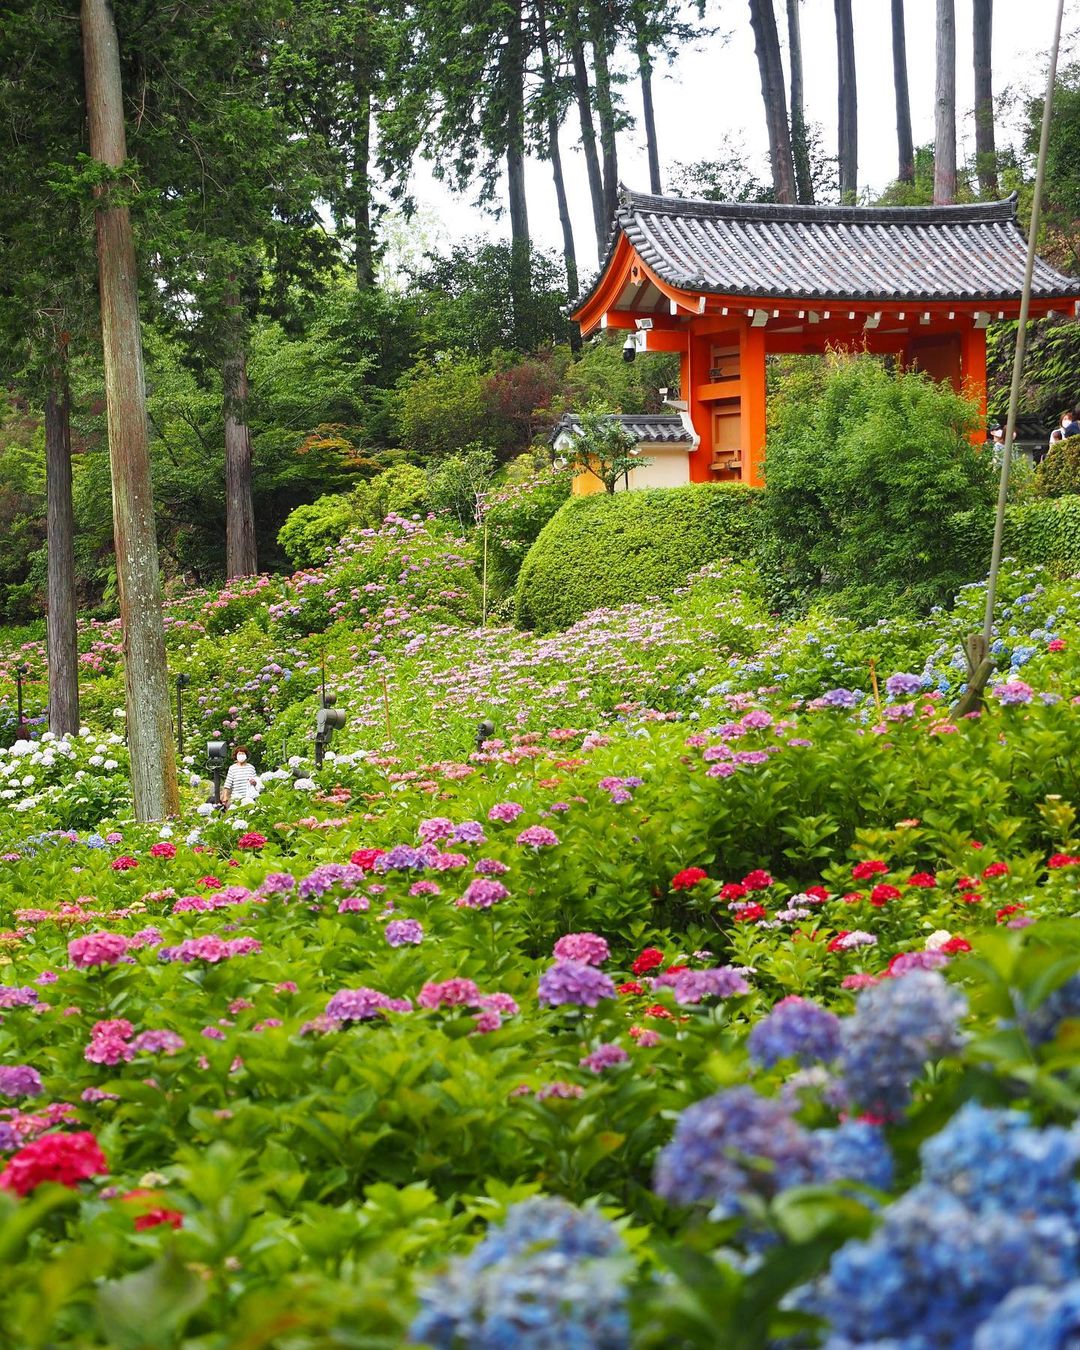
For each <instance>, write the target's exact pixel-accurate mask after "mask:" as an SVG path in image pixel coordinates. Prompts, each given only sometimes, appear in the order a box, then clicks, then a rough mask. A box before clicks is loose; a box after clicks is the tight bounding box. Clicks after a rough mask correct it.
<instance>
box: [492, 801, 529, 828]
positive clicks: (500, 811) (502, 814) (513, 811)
mask: <svg viewBox="0 0 1080 1350" xmlns="http://www.w3.org/2000/svg"><path fill="white" fill-rule="evenodd" d="M524 810H525V808H524V807H523V806H520V805H519V804H518V803H517V802H496V803H495V805H494V806H493V807H492V808H491V810H490V811H489V812H488V813H487V814H488V820H494V821H501V822H502V823H503V824H506V825H512V824H513V822H514V821H515V820H517V818H518V816H520V815H521V813H522V812H523V811H524Z"/></svg>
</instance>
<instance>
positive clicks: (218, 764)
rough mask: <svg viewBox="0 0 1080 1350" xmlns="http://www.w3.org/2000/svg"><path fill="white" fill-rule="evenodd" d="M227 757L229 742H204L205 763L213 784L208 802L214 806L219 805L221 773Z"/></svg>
mask: <svg viewBox="0 0 1080 1350" xmlns="http://www.w3.org/2000/svg"><path fill="white" fill-rule="evenodd" d="M228 755H229V742H228V741H223V740H213V741H207V742H206V763H207V765H208V767H209V769H210V777H211V779H212V781H213V784H214V790H213V792H211V794H210V801H211V802H212V804H213V805H214V806H220V805H221V771H222V769H224V767H225V761H226V759H227V758H228Z"/></svg>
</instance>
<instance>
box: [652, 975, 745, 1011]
mask: <svg viewBox="0 0 1080 1350" xmlns="http://www.w3.org/2000/svg"><path fill="white" fill-rule="evenodd" d="M653 987H654V988H659V989H665V988H667V989H670V990H671V991H672V993H673V994H674V995H675V1002H676V1003H684V1004H686V1003H700V1002H701V1000H702V999H703V998H732V997H734V996H736V995H738V994H748V993H749V992H750V986H749V985H748V984H747V983H746V980H745V979H744V978H743V974H742V972H741V971H739V970H736V969H735V967H734V966H713V967H711V968H709V969H707V970H666V971H665V972H664V973H663V975H658V976H657V977H656V979H655V980H653Z"/></svg>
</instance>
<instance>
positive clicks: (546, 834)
mask: <svg viewBox="0 0 1080 1350" xmlns="http://www.w3.org/2000/svg"><path fill="white" fill-rule="evenodd" d="M517 842H518V843H519V844H520V845H521V846H522V848H554V847H555V845H556V844H557V843H558V842H559V836H558V835H557V834H556V833H555V831H554V830H549V829H548V827H547V826H546V825H530V826H529V827H528V829H525V830H522V831H521V833H520V834H519V835H518V837H517Z"/></svg>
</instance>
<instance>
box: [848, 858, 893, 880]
mask: <svg viewBox="0 0 1080 1350" xmlns="http://www.w3.org/2000/svg"><path fill="white" fill-rule="evenodd" d="M888 870H889V865H888V863H884V862H882V861H881V859H880V858H870V859H868V860H867V861H866V862H857V863H856V864H855V866H854V867H853V868H852V869H851V875H852V876H853V877H854V878H855V880H856V881H869V880H870V878H871V877H876V876H880V875H881V874H882V873H883V872H887V871H888Z"/></svg>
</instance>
